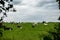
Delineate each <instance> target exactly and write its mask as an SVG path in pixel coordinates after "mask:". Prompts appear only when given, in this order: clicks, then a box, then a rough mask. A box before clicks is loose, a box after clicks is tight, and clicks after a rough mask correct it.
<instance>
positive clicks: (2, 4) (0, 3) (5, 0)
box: [0, 0, 16, 35]
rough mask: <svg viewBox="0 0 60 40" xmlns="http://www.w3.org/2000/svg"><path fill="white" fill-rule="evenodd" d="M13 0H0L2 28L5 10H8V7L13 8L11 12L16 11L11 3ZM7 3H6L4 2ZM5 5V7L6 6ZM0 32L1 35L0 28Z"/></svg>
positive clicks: (0, 22)
mask: <svg viewBox="0 0 60 40" xmlns="http://www.w3.org/2000/svg"><path fill="white" fill-rule="evenodd" d="M12 2H13V0H0V14H3V16H1V17H0V28H3V27H4V25H3V19H4V18H5V17H7V14H6V13H7V11H8V12H9V11H10V10H9V9H11V8H12V9H13V10H12V11H13V12H16V10H15V9H14V7H13V4H12ZM6 3H7V4H6ZM6 5H7V7H6ZM0 34H1V35H2V30H1V31H0Z"/></svg>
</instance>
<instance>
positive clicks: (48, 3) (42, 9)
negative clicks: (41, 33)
mask: <svg viewBox="0 0 60 40" xmlns="http://www.w3.org/2000/svg"><path fill="white" fill-rule="evenodd" d="M14 7H15V8H16V10H17V12H9V13H7V15H8V17H6V18H5V19H4V21H8V22H10V21H15V22H41V21H43V20H45V21H52V22H56V21H58V20H57V19H58V17H59V16H60V13H59V9H58V3H57V2H55V0H18V1H17V0H15V1H14Z"/></svg>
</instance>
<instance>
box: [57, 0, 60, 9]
mask: <svg viewBox="0 0 60 40" xmlns="http://www.w3.org/2000/svg"><path fill="white" fill-rule="evenodd" d="M56 2H58V4H59V9H60V0H56Z"/></svg>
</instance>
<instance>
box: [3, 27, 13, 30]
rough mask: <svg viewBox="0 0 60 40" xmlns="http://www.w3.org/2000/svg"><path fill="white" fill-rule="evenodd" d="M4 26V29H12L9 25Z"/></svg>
mask: <svg viewBox="0 0 60 40" xmlns="http://www.w3.org/2000/svg"><path fill="white" fill-rule="evenodd" d="M3 27H4V30H13V29H12V28H11V27H6V26H3Z"/></svg>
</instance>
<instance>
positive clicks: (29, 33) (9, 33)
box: [0, 22, 58, 40]
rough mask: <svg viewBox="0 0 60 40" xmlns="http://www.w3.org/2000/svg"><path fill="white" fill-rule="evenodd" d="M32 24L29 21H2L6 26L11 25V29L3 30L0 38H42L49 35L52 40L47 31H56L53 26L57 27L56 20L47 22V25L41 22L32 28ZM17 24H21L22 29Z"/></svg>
mask: <svg viewBox="0 0 60 40" xmlns="http://www.w3.org/2000/svg"><path fill="white" fill-rule="evenodd" d="M32 24H33V23H30V22H27V23H3V25H4V26H6V27H11V28H13V30H3V29H2V28H0V30H3V36H2V37H0V40H44V37H45V36H49V37H50V38H51V39H49V40H54V37H53V35H51V34H50V33H49V31H51V32H56V30H55V27H57V24H58V22H49V23H47V24H48V25H44V24H43V23H38V24H37V25H35V26H34V28H32ZM17 26H22V29H20V28H18V27H17Z"/></svg>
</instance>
